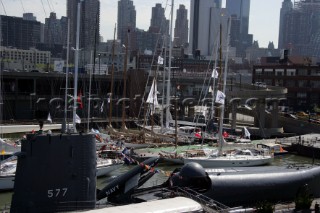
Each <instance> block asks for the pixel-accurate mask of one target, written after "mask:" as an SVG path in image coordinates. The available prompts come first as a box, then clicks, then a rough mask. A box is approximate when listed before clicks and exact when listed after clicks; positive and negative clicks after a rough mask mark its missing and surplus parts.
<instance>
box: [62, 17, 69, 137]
mask: <svg viewBox="0 0 320 213" xmlns="http://www.w3.org/2000/svg"><path fill="white" fill-rule="evenodd" d="M67 35H68V37H67V62H66V90H65V94H64V119H63V123H62V132H67V130H68V129H69V124H67V119H68V118H67V117H68V114H67V113H68V111H67V108H68V86H69V84H68V78H69V51H70V19H68V33H67ZM67 125H68V127H67Z"/></svg>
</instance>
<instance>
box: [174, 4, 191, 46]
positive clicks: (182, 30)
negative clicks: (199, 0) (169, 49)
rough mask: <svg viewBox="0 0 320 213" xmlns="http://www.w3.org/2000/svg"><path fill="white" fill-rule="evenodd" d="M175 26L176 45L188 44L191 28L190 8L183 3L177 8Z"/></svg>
mask: <svg viewBox="0 0 320 213" xmlns="http://www.w3.org/2000/svg"><path fill="white" fill-rule="evenodd" d="M174 26H175V28H174V39H173V44H174V46H176V47H180V46H186V45H187V43H188V29H189V28H188V26H189V21H188V10H187V9H186V7H185V6H184V5H182V4H180V5H179V9H178V10H177V18H176V22H175V25H174Z"/></svg>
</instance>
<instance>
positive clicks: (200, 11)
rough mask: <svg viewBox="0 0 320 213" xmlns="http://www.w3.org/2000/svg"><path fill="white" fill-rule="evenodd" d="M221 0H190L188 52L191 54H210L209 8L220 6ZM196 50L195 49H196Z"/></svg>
mask: <svg viewBox="0 0 320 213" xmlns="http://www.w3.org/2000/svg"><path fill="white" fill-rule="evenodd" d="M220 6H221V0H215V1H212V0H191V7H190V37H189V38H190V40H189V43H190V45H189V52H190V53H191V54H193V55H199V54H200V55H205V56H208V55H210V54H211V48H210V46H211V45H210V39H211V38H210V36H211V35H210V23H211V22H213V21H214V20H211V16H212V14H211V9H212V8H220ZM196 50H197V51H196Z"/></svg>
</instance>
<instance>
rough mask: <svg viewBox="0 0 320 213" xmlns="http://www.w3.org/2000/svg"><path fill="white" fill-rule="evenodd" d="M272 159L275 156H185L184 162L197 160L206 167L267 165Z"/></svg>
mask: <svg viewBox="0 0 320 213" xmlns="http://www.w3.org/2000/svg"><path fill="white" fill-rule="evenodd" d="M272 160H273V157H271V156H219V157H193V158H185V159H184V164H187V163H190V162H196V163H199V164H200V165H201V166H203V167H204V168H223V167H249V166H263V165H267V164H270V163H271V162H272Z"/></svg>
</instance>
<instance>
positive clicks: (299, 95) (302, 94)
mask: <svg viewBox="0 0 320 213" xmlns="http://www.w3.org/2000/svg"><path fill="white" fill-rule="evenodd" d="M306 97H307V93H305V92H298V93H297V98H306Z"/></svg>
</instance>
